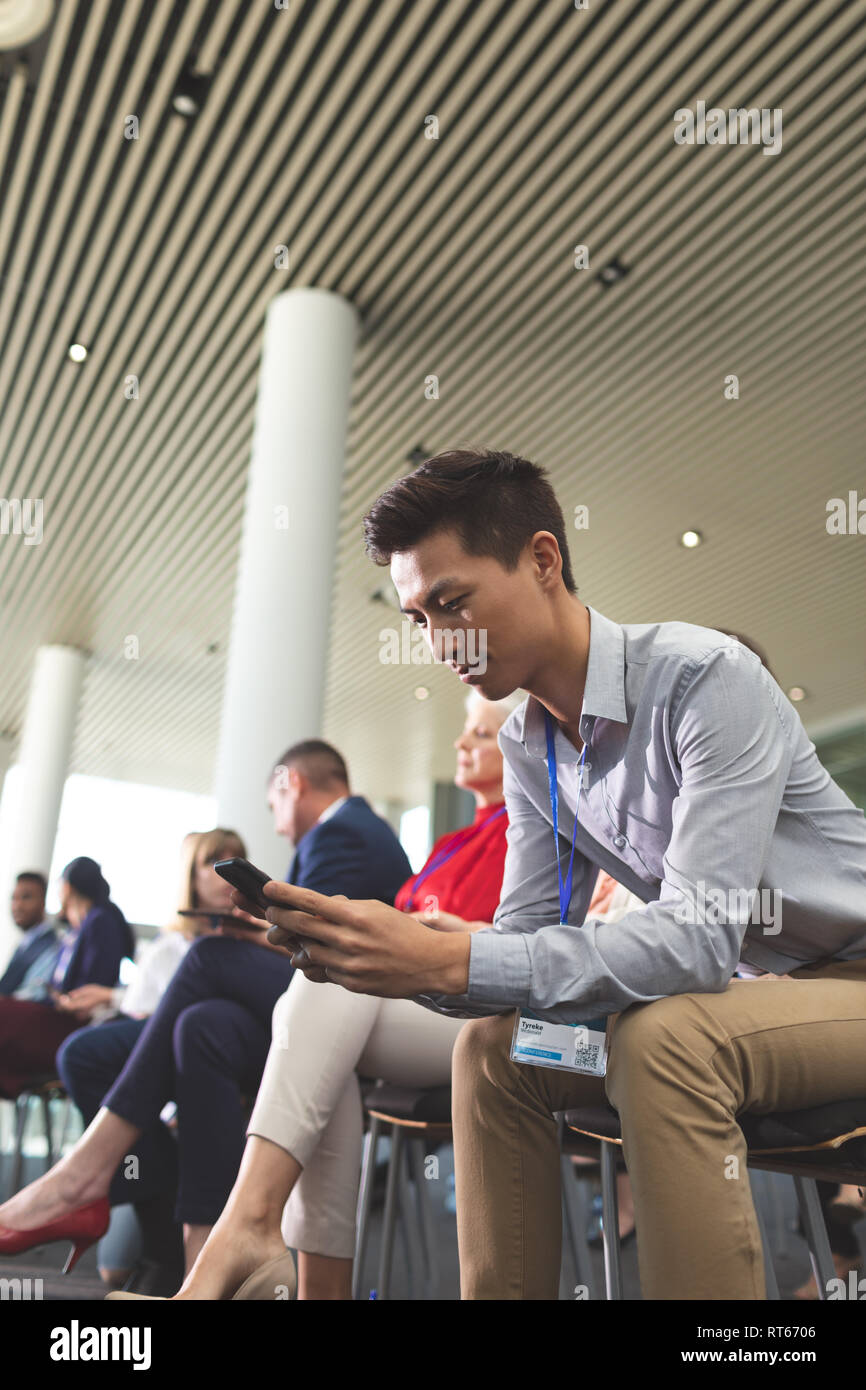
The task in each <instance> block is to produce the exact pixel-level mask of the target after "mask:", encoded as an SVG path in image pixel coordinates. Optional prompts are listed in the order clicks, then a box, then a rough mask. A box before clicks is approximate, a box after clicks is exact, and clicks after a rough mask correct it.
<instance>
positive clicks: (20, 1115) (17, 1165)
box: [7, 1076, 70, 1197]
mask: <svg viewBox="0 0 866 1390" xmlns="http://www.w3.org/2000/svg"><path fill="white" fill-rule="evenodd" d="M34 1100H35V1101H38V1102H39V1106H40V1110H41V1114H42V1124H43V1132H44V1135H45V1147H46V1161H45V1171H46V1172H48V1170H49V1168H53V1167H54V1158H55V1147H54V1133H53V1126H52V1117H51V1102H52V1101H55V1100H60V1101H63V1102H64V1109H63V1123H62V1127H61V1132H60V1142H59V1144H58V1145H57V1153H58V1154H59V1153H60V1152H62V1149H63V1144H64V1141H65V1139H66V1130H67V1125H68V1122H69V1108H70V1100H69V1097H68V1095H67V1094H66V1091H65V1090H64V1088H63V1083H62V1082H61V1081H59V1080H58V1078H57V1077H56V1076H46V1077H41V1078H39V1079H38V1080H35V1081H33V1082H32V1083H31V1084H30V1085H29V1086H28V1087H26V1089H25V1090H23V1091H20V1092H19V1093H18V1095H17V1096H16V1097H15V1101H14V1105H15V1139H14V1144H13V1149H12V1177H11V1181H10V1184H9V1190H8V1192H7V1197H12V1196H13V1195H14V1194H15V1193H16V1192H17V1191H18V1189H19V1188H20V1186H21V1175H22V1172H23V1169H24V1134H25V1131H26V1129H27V1118H28V1116H29V1114H30V1103H31V1101H34Z"/></svg>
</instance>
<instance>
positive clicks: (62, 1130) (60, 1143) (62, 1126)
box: [57, 1096, 72, 1158]
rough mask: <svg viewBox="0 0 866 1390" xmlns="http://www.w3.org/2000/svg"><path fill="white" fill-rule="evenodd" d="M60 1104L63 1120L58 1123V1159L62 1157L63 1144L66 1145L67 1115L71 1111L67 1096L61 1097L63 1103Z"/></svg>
mask: <svg viewBox="0 0 866 1390" xmlns="http://www.w3.org/2000/svg"><path fill="white" fill-rule="evenodd" d="M62 1104H63V1119H62V1120H61V1121H60V1139H59V1141H58V1144H57V1156H58V1158H60V1157H62V1155H63V1146H64V1144H65V1143H66V1135H67V1132H68V1130H69V1114H70V1110H71V1108H72V1101H71V1100H70V1098H69V1096H64V1097H63V1102H62Z"/></svg>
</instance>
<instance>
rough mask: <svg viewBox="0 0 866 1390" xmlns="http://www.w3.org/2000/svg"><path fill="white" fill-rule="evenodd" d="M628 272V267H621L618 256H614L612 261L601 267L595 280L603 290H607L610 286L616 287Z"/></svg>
mask: <svg viewBox="0 0 866 1390" xmlns="http://www.w3.org/2000/svg"><path fill="white" fill-rule="evenodd" d="M628 271H629V268H628V266H627V265H623V263H622V261H621V260H620V259H619V257H618V256H614V258H613V260H612V261H608V263H607V265H605V266H602V268H601V270H600V271H599V272H598V274H597V275H596V277H595V278H596V280H597V281H598V283H599V284H600V285H601V286H602V288H603V289H606V290H609V289H610V287H611V285H618V284H619V282H620V280H623V279H625V277H626V275H628Z"/></svg>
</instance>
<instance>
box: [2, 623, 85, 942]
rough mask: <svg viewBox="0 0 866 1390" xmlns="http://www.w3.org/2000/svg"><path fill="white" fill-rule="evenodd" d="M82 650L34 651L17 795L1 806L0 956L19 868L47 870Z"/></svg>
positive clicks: (80, 676) (6, 938) (9, 929)
mask: <svg viewBox="0 0 866 1390" xmlns="http://www.w3.org/2000/svg"><path fill="white" fill-rule="evenodd" d="M84 662H85V657H84V653H83V652H80V651H77V650H76V649H75V648H74V647H40V648H39V649H38V651H37V653H36V661H35V665H34V670H33V679H32V683H31V686H30V695H29V697H28V701H27V710H26V713H25V716H24V729H23V732H22V735H21V743H20V747H19V751H18V757H17V759H16V762H17V764H18V767H17V770H16V780H17V786H16V789H15V796H14V798H12V801H13V804H10V801H9V799H8V798H7V804H6V806H5V807H4V820H5V822H6V824H5V829H4V835H3V839H4V844H5V845H6V852H5V853H4V855H3V860H4V863H3V871H2V873H0V882H2V884H3V889H4V901H3V904H2V908H3V910H2V912H0V923H2V926H0V959H2V958H3V956H4V955H6V954H8V947H9V946H10V944H11V942H12V938H13V935H14V933H13V928H12V926H11V924H10V920H9V915H8V901H9V893H10V892H11V888H12V882H13V881H14V878H15V875H16V874H18V873H20V872H21V870H22V869H39V870H41V871H42V873H44V874H46V875H47V874H48V872H49V869H50V867H51V855H52V852H53V850H54V839H55V836H56V833H57V820H58V817H59V815H60V803H61V801H62V799H63V787H64V784H65V782H66V776H67V772H68V770H69V759H70V755H71V753H72V741H73V738H74V736H75V723H76V719H77V716H78V703H79V698H80V695H81V684H82V681H83V679H84Z"/></svg>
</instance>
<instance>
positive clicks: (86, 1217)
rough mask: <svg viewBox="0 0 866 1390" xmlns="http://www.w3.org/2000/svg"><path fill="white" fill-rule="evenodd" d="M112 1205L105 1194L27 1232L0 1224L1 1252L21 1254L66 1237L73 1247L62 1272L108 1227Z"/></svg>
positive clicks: (73, 1266)
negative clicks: (36, 1246)
mask: <svg viewBox="0 0 866 1390" xmlns="http://www.w3.org/2000/svg"><path fill="white" fill-rule="evenodd" d="M110 1216H111V1207H110V1205H109V1202H108V1198H107V1197H99V1198H97V1200H96V1201H95V1202H88V1203H87V1205H86V1206H83V1207H76V1208H75V1209H74V1210H73V1211H68V1212H67V1213H66V1215H65V1216H56V1217H55V1218H54V1220H53V1221H48V1222H46V1223H45V1225H44V1226H31V1227H30V1228H29V1229H28V1230H26V1231H13V1230H12V1229H11V1227H9V1226H0V1255H20V1254H21V1253H22V1252H23V1251H24V1250H32V1249H33V1247H34V1246H35V1245H48V1244H49V1242H50V1241H52V1240H69V1241H71V1242H72V1249H71V1250H70V1252H69V1254H68V1256H67V1257H66V1264H65V1265H64V1266H63V1273H64V1274H69V1273H70V1271H71V1270H73V1269H74V1268H75V1266H76V1265H77V1264H78V1261H79V1260H80V1259H81V1256H82V1255H83V1254H84V1252H85V1250H89V1249H90V1247H91V1245H93V1244H95V1242H96V1241H97V1240H100V1239H101V1238H102V1236H104V1235H105V1232H106V1231H107V1230H108V1222H109V1219H110Z"/></svg>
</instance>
